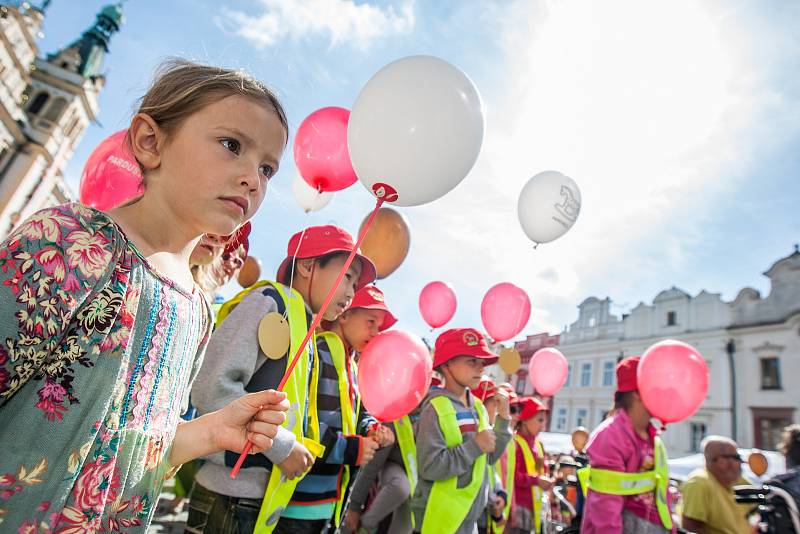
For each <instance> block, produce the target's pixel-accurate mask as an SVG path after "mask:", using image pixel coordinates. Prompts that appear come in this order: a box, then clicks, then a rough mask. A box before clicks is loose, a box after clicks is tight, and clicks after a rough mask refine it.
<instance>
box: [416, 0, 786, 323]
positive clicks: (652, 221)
mask: <svg viewBox="0 0 800 534" xmlns="http://www.w3.org/2000/svg"><path fill="white" fill-rule="evenodd" d="M536 6H539V7H536ZM541 6H542V4H540V3H538V2H528V1H520V2H517V3H515V4H513V5H512V6H511V7H510V8H509V9H508V10H507V11H505V12H504V13H503V19H502V26H500V27H499V28H498V31H497V34H498V35H499V36H502V38H503V48H504V51H505V58H504V59H505V60H504V62H502V63H501V62H499V61H498V65H500V68H498V71H497V72H498V74H497V75H498V76H499V77H500V82H499V83H500V86H501V89H500V90H497V91H490V92H488V93H487V92H486V91H484V98H485V101H486V107H487V133H486V137H485V142H484V146H483V151H482V154H481V157H480V158H479V160H478V163H477V165H476V167H475V169H473V171H472V173H471V175H470V176H469V177H468V178H467V179H466V180H465V182H464V183H463V184H462V185H461V186H459V187H458V188H457V189H456V190H455V191H454V192H452V193H451V194H449V195H447V196H446V197H444V198H443V199H441V200H440V201H437V202H436V203H434V204H432V205H429V206H426V207H422V208H418V209H415V211H414V216H413V218H414V220H415V226H417V227H418V228H424V229H426V230H427V229H432V228H435V229H436V230H435V234H434V233H433V232H430V231H429V234H428V235H429V236H430V238H426V239H424V240H418V241H417V242H416V244H415V246H416V250H415V254H414V255H412V256H411V257H410V258H409V260H410V261H411V262H413V263H414V266H413V268H414V269H418V270H419V272H421V273H425V275H423V276H426V275H427V276H429V278H428V279H437V278H442V279H446V280H450V281H452V282H453V283H454V284H455V285H457V286H460V287H461V288H463V289H464V290H466V291H462V293H461V294H460V295H459V296H461V295H462V294H466V295H468V296H469V297H468V298H469V299H470V302H469V303H468V306H469V307H470V308H472V309H477V307H478V305H477V304H476V302H478V303H479V301H480V298H481V297H482V295H483V293H484V292H485V291H486V289H488V287H490V286H491V285H493V284H494V283H497V282H500V281H505V280H508V281H511V282H514V283H517V284H518V285H520V286H522V287H524V288H525V289H527V290H528V291H529V294H530V295H531V298H532V301H533V304H534V308H536V307H540V308H547V309H548V310H549V312H550V313H549V314H542V313H537V311H536V310H534V312H533V315H532V322H531V324H530V325H529V328H528V329H527V331H535V330H537V329H549V330H550V331H558V330H559V329H560V328H561V326H563V324H564V323H566V322H571V321H572V320H574V318H575V306H576V305H577V304H578V303H579V302H580V301H581V300H583V298H585V297H587V296H588V294H587V292H602V293H603V294H601V295H600V296H601V297H604V296H606V295H610V296H611V297H612V298H615V296H616V297H620V296H621V295H618V294H617V295H615V292H616V291H620V292H622V288H624V287H625V284H626V282H629V280H630V278H631V277H633V276H640V277H641V276H642V274H643V273H645V272H648V271H643V269H654V270H653V271H650V272H652V273H653V274H657V273H658V272H659V271H661V270H664V269H665V268H666V267H670V268H679V267H680V266H681V265H684V264H685V262H686V258H685V250H684V247H685V245H686V243H687V241H688V240H691V239H694V238H695V236H697V235H698V233H702V223H703V221H704V217H705V212H706V210H707V208H708V207H709V206H710V205H712V204H713V203H714V197H715V195H717V194H719V193H720V192H723V191H726V190H728V189H730V188H733V187H735V186H736V184H735V183H732V182H731V181H730V180H729V179H728V177H727V176H728V175H729V174H731V170H732V169H734V168H735V167H736V166H742V165H745V164H747V162H748V161H749V158H750V153H751V152H752V151H753V150H754V149H755V148H754V147H756V146H757V145H758V143H759V142H760V141H759V139H758V136H757V135H755V136H754V133H755V132H757V131H758V130H757V128H758V125H759V124H763V121H765V120H768V115H770V116H771V115H772V111H775V110H774V109H772V110H770V109H769V108H770V107H771V105H770V102H771V101H772V100H774V97H772V96H770V91H769V90H768V89H767V88H765V87H764V86H763V85H761V84H760V83H758V80H757V79H755V78H757V76H755V75H754V74H752V73H754V72H757V71H758V70H759V68H760V67H759V66H758V65H756V64H751V63H748V62H747V59H746V58H744V57H742V55H741V54H739V50H738V47H741V46H743V42H751V43H752V42H755V38H754V36H753V35H745V36H743V34H746V33H747V31H746V29H743V28H742V27H741V25H743V24H744V23H746V21H742V20H737V19H735V18H729V17H722V16H719V15H718V14H717V13H715V12H714V11H713V10H712V9H709V6H710V4H708V3H706V4H701V3H698V2H694V1H689V0H685V1H674V2H663V3H658V4H657V3H653V2H639V1H638V0H617V1H613V2H612V1H609V2H602V3H588V4H587V3H585V2H581V1H577V0H563V1H561V2H553V3H550V4H548V5H546V6H544V7H541ZM745 37H746V39H745ZM743 72H744V73H751V74H749V75H748V78H747V79H746V80H745V79H744V78H743V76H742V73H743ZM772 107H773V108H774V106H772ZM772 133H773V135H774V132H772ZM546 169H555V170H559V171H562V172H564V173H565V174H568V175H569V176H572V177H573V178H574V179H575V180H576V181H577V182H578V184H579V186H580V187H581V190H582V194H583V210H582V213H581V215H580V218H579V220H578V222H577V224H576V225H575V227H574V228H573V229H572V230H571V231H570V233H568V234H567V235H566V236H564V237H562V238H561V239H560V240H559V241H556V242H554V243H551V244H548V245H543V246H541V247H539V249H538V250H536V251H534V250H533V248H532V244H530V242H529V241H527V239H526V237H525V235H524V234H523V232H522V231H521V229H520V228H519V224H518V222H517V217H516V199H517V195H518V194H519V191H520V190H521V188H522V186H523V185H524V183H525V182H526V180H527V179H528V178H529V177H530V176H532V175H533V174H535V173H537V172H539V171H542V170H546ZM648 240H663V241H664V253H663V257H659V258H652V257H651V258H647V257H643V255H642V254H641V253H640V252H639V249H641V247H642V243H643V242H646V241H648ZM666 283H671V282H666ZM628 289H629V290H630V289H634V290H635V288H628ZM629 297H631V295H630V294H627V295H625V296H622V298H629ZM633 298H635V299H636V300H637V301H638V300H646V299H648V298H650V295H638V296H636V297H633ZM472 316H476V313H473V314H472Z"/></svg>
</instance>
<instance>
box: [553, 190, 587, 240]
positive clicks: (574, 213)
mask: <svg viewBox="0 0 800 534" xmlns="http://www.w3.org/2000/svg"><path fill="white" fill-rule="evenodd" d="M575 197H576V195H575V192H574V191H573V190H572V189H570V188H569V187H568V186H566V185H562V186H561V203H559V204H554V205H553V207H554V208H555V209H556V211H557V212H558V214H559V215H561V217H562V218H559V217H558V216H557V215H554V216H553V220H554V221H556V222H557V223H559V224H560V225H561V226H563V227H564V228H566V229H567V230H569V228H570V227H572V225H573V224H575V221H576V220H577V219H578V214H579V213H580V212H581V203H580V201H579V200H578V199H577V198H575ZM563 219H566V220H563Z"/></svg>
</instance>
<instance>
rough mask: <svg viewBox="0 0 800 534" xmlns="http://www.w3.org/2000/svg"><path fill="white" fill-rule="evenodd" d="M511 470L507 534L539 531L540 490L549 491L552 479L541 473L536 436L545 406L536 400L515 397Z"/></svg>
mask: <svg viewBox="0 0 800 534" xmlns="http://www.w3.org/2000/svg"><path fill="white" fill-rule="evenodd" d="M517 407H518V410H519V412H518V416H517V417H518V421H517V433H516V435H515V436H514V443H515V444H516V453H515V454H516V457H515V466H516V467H515V470H514V513H513V515H512V517H511V519H510V521H509V527H508V528H507V529H506V531H507V532H510V533H511V534H522V533H526V532H537V533H538V532H540V530H541V508H542V491H543V490H544V491H547V490H549V489H550V488H551V487H552V485H553V481H552V479H550V478H549V477H547V476H545V474H544V473H545V469H544V462H545V452H544V448H543V447H542V442H541V441H539V440H538V439H537V436H538V435H539V433H540V432H541V431H542V430H544V428H545V424H546V423H547V416H546V413H547V410H548V409H547V406H546V405H545V404H544V403H542V402H541V401H540V400H539V399H536V398H534V397H525V398H522V399H520V400H519V402H518V403H517Z"/></svg>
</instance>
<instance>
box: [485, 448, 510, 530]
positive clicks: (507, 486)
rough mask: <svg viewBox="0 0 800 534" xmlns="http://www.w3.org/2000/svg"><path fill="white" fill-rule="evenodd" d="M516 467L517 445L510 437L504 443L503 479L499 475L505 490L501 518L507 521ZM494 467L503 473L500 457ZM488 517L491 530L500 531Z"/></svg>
mask: <svg viewBox="0 0 800 534" xmlns="http://www.w3.org/2000/svg"><path fill="white" fill-rule="evenodd" d="M516 468H517V446H516V442H515V441H514V440H513V439H511V440H509V441H508V445H506V471H505V473H504V474H505V479H503V476H502V475H501V477H500V478H501V480H503V487H504V489H505V490H506V506H505V508H503V518H504V521H508V520H509V519H510V517H509V514H510V513H511V502H512V499H513V498H514V471H515V470H516ZM494 469H495V471H496V472H498V473H503V462H502V459H499V460H497V463H495V464H494ZM489 519H490V524H491V526H492V529H493V530H492V531H491V532H502V528H500V525H498V523H497V522H495V520H494V519H491V517H490V518H489Z"/></svg>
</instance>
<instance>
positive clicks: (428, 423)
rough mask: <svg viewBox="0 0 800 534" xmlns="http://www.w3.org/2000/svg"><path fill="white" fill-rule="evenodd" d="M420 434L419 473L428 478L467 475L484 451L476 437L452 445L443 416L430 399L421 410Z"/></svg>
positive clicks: (421, 476)
mask: <svg viewBox="0 0 800 534" xmlns="http://www.w3.org/2000/svg"><path fill="white" fill-rule="evenodd" d="M417 435H418V438H417V461H418V462H419V476H420V478H424V479H425V480H446V479H448V478H452V477H454V476H461V475H464V474H466V473H467V472H469V471H470V470H471V469H472V464H473V463H474V462H475V460H476V459H477V458H478V456H480V455H481V454H483V453H482V452H481V448H480V447H479V446H478V444H477V443H475V438H474V437H473V438H470V439H469V440H467V441H465V442H464V443H462V444H460V445H456V446H455V447H451V448H449V449H448V448H447V445H446V444H445V441H444V436H443V435H442V429H441V428H440V427H439V417H438V416H437V415H436V410H435V409H434V408H433V405H432V404H430V403H428V404H427V405H426V406H425V408H424V409H423V410H422V414H420V417H419V422H418V423H417Z"/></svg>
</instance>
